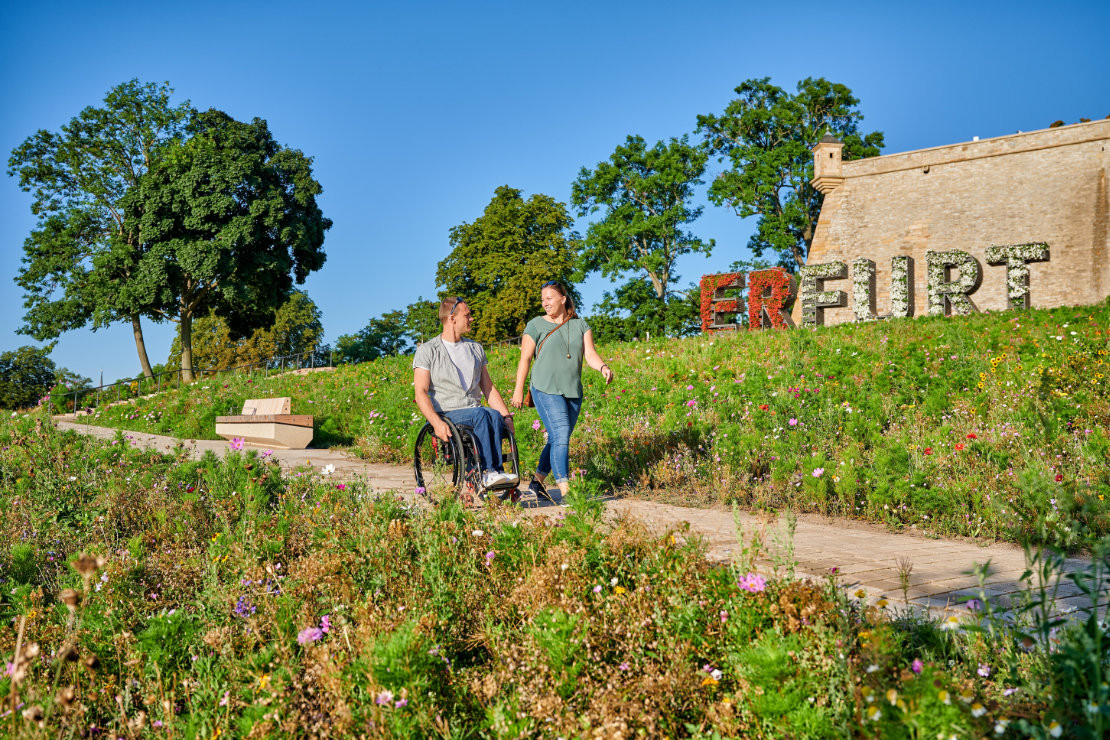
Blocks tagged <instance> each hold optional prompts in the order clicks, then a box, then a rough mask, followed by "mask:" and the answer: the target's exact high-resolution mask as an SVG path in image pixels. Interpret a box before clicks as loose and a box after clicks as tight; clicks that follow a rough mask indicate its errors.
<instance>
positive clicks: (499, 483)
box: [482, 470, 520, 488]
mask: <svg viewBox="0 0 1110 740" xmlns="http://www.w3.org/2000/svg"><path fill="white" fill-rule="evenodd" d="M519 481H520V478H518V477H517V476H515V475H513V474H512V473H502V472H500V471H497V470H487V471H486V472H485V473H482V486H483V487H485V488H503V487H505V486H511V485H516V484H517V483H518V482H519Z"/></svg>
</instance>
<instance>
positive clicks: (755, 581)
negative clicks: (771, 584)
mask: <svg viewBox="0 0 1110 740" xmlns="http://www.w3.org/2000/svg"><path fill="white" fill-rule="evenodd" d="M736 585H737V586H739V587H740V588H742V589H744V590H745V591H750V592H752V593H753V594H755V593H759V592H760V591H763V590H765V589H766V588H767V579H766V578H764V577H763V576H761V575H759V574H758V573H748V574H747V575H744V576H741V577H740V580H739V581H737V583H736Z"/></svg>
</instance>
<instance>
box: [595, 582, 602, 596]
mask: <svg viewBox="0 0 1110 740" xmlns="http://www.w3.org/2000/svg"><path fill="white" fill-rule="evenodd" d="M594 593H595V594H599V593H601V584H600V583H599V584H597V585H596V586H594Z"/></svg>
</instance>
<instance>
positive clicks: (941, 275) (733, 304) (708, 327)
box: [701, 242, 1049, 332]
mask: <svg viewBox="0 0 1110 740" xmlns="http://www.w3.org/2000/svg"><path fill="white" fill-rule="evenodd" d="M986 257H987V262H988V263H989V264H992V265H997V264H1005V265H1006V286H1007V294H1008V296H1009V305H1010V307H1011V308H1015V309H1022V308H1028V307H1029V263H1030V262H1043V261H1045V260H1047V259H1048V257H1049V250H1048V245H1047V244H1045V243H1043V242H1036V243H1031V244H1010V245H1006V246H995V245H992V246H990V247H988V248H987V250H986ZM890 272H891V281H890V313H888V314H884V315H882V316H880V315H878V314H877V312H876V310H875V263H874V262H873V261H871V260H869V259H866V258H862V257H861V258H859V259H856V260H853V261H852V264H851V269H849V266H848V265H847V264H845V263H844V262H839V261H836V262H826V263H824V264H818V265H806V266H804V267H802V268H801V269H800V270H799V271H798V278H797V281H795V277H794V276H793V275H791V274H790V273H788V272H786V271H785V270H783V269H781V268H773V269H770V270H758V271H755V272H751V273H749V274H748V275H747V276H746V280H745V275H744V274H743V273H739V272H733V273H725V274H721V275H705V276H703V277H702V279H701V328H702V331H703V332H714V331H721V330H726V329H735V328H737V326H739V324H738V323H735V322H727V321H725V320H724V317H726V316H729V315H736V316H739V315H742V314H743V312H744V301H743V299H742V298H741V297H740V295H739V294H740V291H741V290H742V289H743V288H744V285H745V282H746V283H747V287H748V307H747V310H748V327H749V328H751V329H764V328H775V329H787V328H790V327H792V326H794V322H793V321H792V320H791V318H790V314H789V312H788V309H789V308H790V306H791V304H792V303H793V299H794V297H795V293H797V298H798V300H799V301H801V316H802V325H803V326H821V325H823V324H824V315H823V314H824V310H825V309H826V308H836V307H840V306H846V305H848V295H847V294H846V293H845V292H844V291H843V290H838V289H835V288H834V289H831V290H830V289H828V288H827V286H826V285H825V282H826V281H833V280H843V279H845V278H849V277H850V278H851V280H850V283H851V292H852V302H851V306H852V313H853V314H854V315H855V319H856V321H874V320H877V319H888V318H895V317H908V316H913V315H914V303H913V293H914V291H913V281H914V264H913V258H912V257H907V256H898V257H894V258H892V259H891V261H890ZM925 280H926V285H925V294H926V296H927V297H928V313H929V315H930V316H947V315H950V314H956V315H959V316H966V315H967V314H970V313H972V312H973V311H975V310H976V308H975V304H974V303H973V302H972V300H971V297H970V296H971V294H972V293H974V292H975V291H976V289H977V288H978V287H979V284H980V283H981V282H982V280H983V266H982V265H981V264H979V260H977V259H975V257H973V256H972V255H970V254H968V253H967V252H963V251H960V250H952V251H949V252H933V251H928V252H926V253H925Z"/></svg>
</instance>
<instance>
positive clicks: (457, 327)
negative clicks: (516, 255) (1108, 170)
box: [412, 297, 519, 488]
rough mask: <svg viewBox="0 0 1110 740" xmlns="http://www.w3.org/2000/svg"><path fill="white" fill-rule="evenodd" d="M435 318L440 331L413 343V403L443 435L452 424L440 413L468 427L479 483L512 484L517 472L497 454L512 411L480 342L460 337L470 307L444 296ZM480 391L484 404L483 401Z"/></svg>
mask: <svg viewBox="0 0 1110 740" xmlns="http://www.w3.org/2000/svg"><path fill="white" fill-rule="evenodd" d="M439 320H440V323H441V324H442V325H443V333H442V334H440V335H439V336H438V337H435V338H434V339H431V340H429V341H427V342H425V343H424V344H421V345H420V346H419V347H417V348H416V355H415V357H413V360H412V369H413V381H414V382H413V385H414V386H415V389H416V405H417V406H418V407H419V408H420V413H422V414H424V418H425V419H427V420H428V423H429V424H431V425H432V429H433V430H434V431H435V435H436V436H437V437H439V438H440V439H442V440H444V441H446V440H447V438H448V437H449V436H451V430H450V428H449V427H448V425H447V423H446V422H444V420H443V419H442V418H441V416H440V415H441V414H442V415H443V416H446V417H447V418H448V419H450V420H451V421H452V422H453V423H454V424H456V425H459V424H461V425H464V426H467V427H470V428H471V429H473V433H474V440H475V442H476V443H477V445H478V453H479V455H480V457H481V459H482V476H481V483H482V486H483V487H484V488H502V487H505V486H509V485H515V484H516V483H518V482H519V481H518V478H517V476H516V475H515V474H513V473H505V472H503V468H502V460H501V449H502V437H503V435H504V430H505V426H506V425H509V426H511V425H512V423H513V419H512V416H511V415H510V414H509V409H508V407H507V406H506V405H505V402H504V401H503V400H502V399H501V394H500V393H498V391H497V389H496V388H495V387H494V386H493V381H492V380H490V376H489V368H488V366H487V360H486V352H485V350H484V349H482V345H480V344H478V343H477V342H475V341H473V340H470V339H464V338H463V335H464V334H466V333H468V332H469V331H470V323H471V316H470V307H469V306H467V305H466V302H465V301H464V300H463V299H462V298H457V297H456V298H448V299H446V300H444V301H443V302H441V303H440V304H439ZM483 396H485V398H486V400H487V401H488V402H489V406H488V407H487V406H482V397H483Z"/></svg>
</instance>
